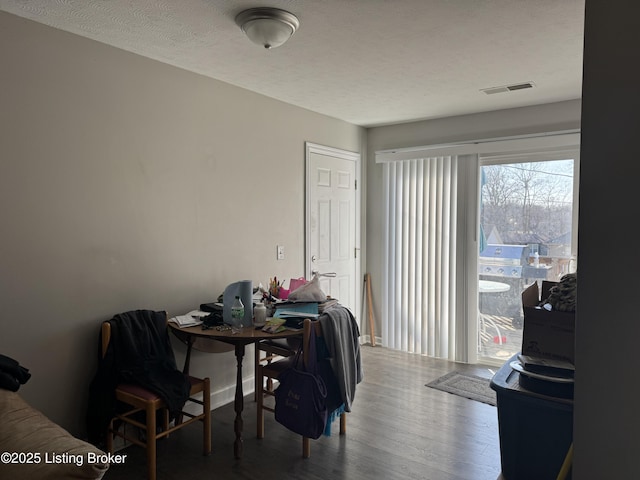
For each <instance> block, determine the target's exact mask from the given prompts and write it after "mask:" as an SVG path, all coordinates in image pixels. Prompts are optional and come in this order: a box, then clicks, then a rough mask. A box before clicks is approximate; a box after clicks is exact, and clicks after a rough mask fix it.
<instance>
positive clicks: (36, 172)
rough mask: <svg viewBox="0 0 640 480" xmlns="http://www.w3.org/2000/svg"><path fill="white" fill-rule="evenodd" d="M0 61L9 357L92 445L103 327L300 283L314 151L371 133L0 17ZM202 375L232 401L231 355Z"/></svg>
mask: <svg viewBox="0 0 640 480" xmlns="http://www.w3.org/2000/svg"><path fill="white" fill-rule="evenodd" d="M0 64H1V65H2V68H1V69H0V85H1V88H0V105H1V106H2V111H1V114H0V146H1V150H0V152H1V153H0V155H1V157H0V158H1V159H0V222H1V225H2V232H3V233H2V237H3V238H2V241H1V243H0V259H1V262H2V268H1V270H0V305H1V306H2V314H1V318H2V330H1V331H2V333H1V335H0V353H2V354H4V355H8V356H10V357H12V358H15V359H16V360H18V361H19V362H20V363H21V364H22V365H23V366H25V367H26V368H29V370H30V371H31V373H32V375H33V376H32V378H31V379H30V380H29V382H28V383H27V384H25V385H24V386H23V387H21V389H20V393H21V394H22V396H24V397H25V398H26V399H27V400H28V401H30V402H31V403H32V404H33V405H34V406H35V407H36V408H39V409H41V410H42V411H43V412H44V413H45V414H47V415H49V416H50V417H51V418H52V419H53V420H55V421H57V422H59V423H61V424H62V425H63V426H64V427H66V428H67V429H70V430H71V431H72V432H73V433H76V434H82V433H83V431H84V412H85V409H86V398H87V390H88V385H89V381H90V380H91V377H92V375H93V373H94V370H95V367H96V364H97V340H98V330H99V326H100V322H102V321H103V320H107V319H109V318H111V317H112V316H113V315H114V314H116V313H119V312H123V311H127V310H133V309H138V308H148V309H154V310H167V311H169V313H170V314H179V313H184V312H186V311H188V310H190V309H192V308H194V307H197V306H198V305H199V304H200V303H203V302H209V301H212V300H215V299H216V298H217V296H218V294H219V293H221V292H222V291H223V289H224V287H225V286H226V285H227V284H228V283H230V282H232V281H236V280H240V279H252V280H253V281H254V282H256V283H257V282H258V281H262V282H263V283H265V284H266V283H267V282H268V280H269V277H272V276H274V275H277V276H278V278H291V277H299V276H301V275H304V259H303V255H304V160H305V159H304V154H305V149H304V142H305V141H311V142H315V143H318V144H323V145H328V146H332V147H336V148H343V149H346V150H351V151H362V148H363V146H364V138H365V131H364V129H362V128H359V127H356V126H353V125H350V124H347V123H345V122H342V121H338V120H335V119H332V118H328V117H325V116H322V115H318V114H314V113H311V112H309V111H307V110H303V109H300V108H296V107H293V106H290V105H287V104H284V103H282V102H278V101H275V100H272V99H269V98H266V97H264V96H260V95H257V94H253V93H250V92H248V91H246V90H242V89H239V88H236V87H233V86H230V85H227V84H225V83H221V82H218V81H214V80H211V79H208V78H205V77H202V76H199V75H196V74H193V73H189V72H186V71H183V70H180V69H177V68H174V67H170V66H167V65H165V64H162V63H159V62H156V61H152V60H149V59H146V58H143V57H139V56H136V55H133V54H130V53H128V52H125V51H122V50H118V49H116V48H113V47H109V46H106V45H103V44H100V43H98V42H94V41H91V40H87V39H84V38H81V37H77V36H74V35H72V34H69V33H66V32H62V31H58V30H55V29H52V28H50V27H47V26H44V25H41V24H37V23H34V22H30V21H28V20H25V19H22V18H18V17H15V16H12V15H9V14H7V13H4V12H0ZM276 244H282V245H284V246H285V248H286V258H285V260H282V261H277V260H276ZM183 352H184V349H183V348H182V346H181V345H176V353H177V356H178V358H179V360H181V359H182V356H183ZM251 352H252V351H248V352H247V362H246V363H245V365H246V366H247V368H246V369H245V376H246V377H247V378H248V377H250V376H251V375H252V373H253V369H252V362H251V360H252V358H253V356H252V353H251ZM192 366H193V370H192V371H193V372H195V373H197V374H207V375H210V376H211V377H212V389H213V390H214V392H217V393H219V394H221V395H223V396H224V395H227V396H228V398H229V399H231V398H232V395H233V386H234V385H235V359H234V358H233V354H232V353H231V352H229V353H221V354H215V355H214V354H204V353H202V352H198V353H197V354H196V355H195V356H194V358H192ZM248 384H249V385H251V381H250V380H249V381H248Z"/></svg>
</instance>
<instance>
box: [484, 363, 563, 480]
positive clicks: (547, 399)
mask: <svg viewBox="0 0 640 480" xmlns="http://www.w3.org/2000/svg"><path fill="white" fill-rule="evenodd" d="M515 360H517V355H514V356H513V358H511V359H510V360H508V361H507V362H506V363H505V364H504V365H503V366H502V367H501V368H500V370H498V371H497V372H496V374H495V375H494V376H493V378H492V379H491V383H490V385H491V388H492V389H493V390H495V392H496V399H497V403H498V405H497V409H498V428H499V430H500V459H501V466H502V476H503V477H504V479H505V480H547V479H548V480H556V478H557V476H558V473H559V472H560V469H561V468H562V464H563V463H564V459H565V457H566V455H567V452H568V451H569V447H570V446H571V442H572V441H573V400H572V399H570V398H562V397H556V396H552V395H548V394H545V393H540V391H536V392H533V391H531V390H527V389H525V388H523V387H522V386H521V385H520V374H519V373H518V372H516V371H515V370H513V369H512V368H511V366H510V363H511V362H512V361H515ZM528 385H529V386H530V383H529V384H528ZM567 478H571V474H569V476H568V477H567Z"/></svg>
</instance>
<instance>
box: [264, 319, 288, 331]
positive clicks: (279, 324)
mask: <svg viewBox="0 0 640 480" xmlns="http://www.w3.org/2000/svg"><path fill="white" fill-rule="evenodd" d="M285 321H286V319H284V318H267V320H266V322H265V324H264V327H262V331H263V332H267V333H279V332H282V331H284V330H286V329H287V327H286V326H285Z"/></svg>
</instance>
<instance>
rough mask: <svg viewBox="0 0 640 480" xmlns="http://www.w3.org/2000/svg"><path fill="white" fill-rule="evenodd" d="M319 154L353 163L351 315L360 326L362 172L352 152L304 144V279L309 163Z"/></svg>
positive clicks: (307, 252)
mask: <svg viewBox="0 0 640 480" xmlns="http://www.w3.org/2000/svg"><path fill="white" fill-rule="evenodd" d="M313 153H315V154H319V155H325V156H328V157H335V158H339V159H342V160H349V161H352V162H355V172H356V173H355V175H356V178H355V182H356V190H355V191H356V195H355V197H356V198H355V207H356V213H355V215H356V218H357V219H358V221H356V222H355V229H356V231H355V249H356V252H355V254H356V256H355V268H354V270H355V271H354V272H353V274H354V279H355V282H356V284H355V305H353V315H354V317H355V318H356V323H357V324H358V325H360V320H359V319H360V311H361V305H360V302H359V301H358V299H360V298H362V289H363V280H364V277H363V276H362V249H361V232H362V215H361V211H362V210H361V206H362V182H361V170H362V159H361V155H360V153H358V152H352V151H349V150H343V149H339V148H334V147H329V146H326V145H319V144H317V143H312V142H305V200H304V204H305V206H304V211H305V218H304V238H305V249H304V267H305V277H306V278H311V270H313V268H312V266H311V255H310V251H311V246H310V241H311V240H310V235H309V219H310V218H311V214H310V203H309V199H310V198H309V197H310V188H311V183H310V182H311V178H310V175H309V173H310V169H309V163H310V161H311V159H310V157H311V154H313Z"/></svg>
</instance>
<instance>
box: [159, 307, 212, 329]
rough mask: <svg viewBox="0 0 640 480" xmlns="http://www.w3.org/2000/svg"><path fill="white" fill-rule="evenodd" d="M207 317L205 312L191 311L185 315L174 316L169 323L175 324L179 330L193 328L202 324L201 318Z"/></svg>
mask: <svg viewBox="0 0 640 480" xmlns="http://www.w3.org/2000/svg"><path fill="white" fill-rule="evenodd" d="M207 315H209V314H208V313H207V312H202V311H200V310H192V311H190V312H189V313H187V314H186V315H176V316H175V317H172V318H170V319H169V321H170V322H173V323H175V324H176V325H178V326H179V327H180V328H184V327H193V326H195V325H200V324H202V318H203V317H206V316H207Z"/></svg>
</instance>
